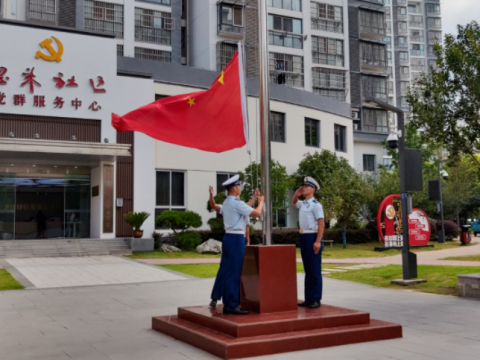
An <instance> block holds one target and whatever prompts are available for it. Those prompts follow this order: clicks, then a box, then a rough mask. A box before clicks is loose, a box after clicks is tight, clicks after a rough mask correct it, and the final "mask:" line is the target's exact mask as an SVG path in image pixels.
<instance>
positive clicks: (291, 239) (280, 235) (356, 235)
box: [197, 229, 378, 247]
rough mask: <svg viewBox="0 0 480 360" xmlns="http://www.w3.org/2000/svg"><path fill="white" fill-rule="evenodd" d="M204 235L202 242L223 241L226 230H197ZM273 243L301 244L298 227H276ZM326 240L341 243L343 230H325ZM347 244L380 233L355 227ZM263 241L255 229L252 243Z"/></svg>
mask: <svg viewBox="0 0 480 360" xmlns="http://www.w3.org/2000/svg"><path fill="white" fill-rule="evenodd" d="M197 233H199V234H200V236H201V237H202V242H203V241H207V240H208V239H215V240H218V241H222V238H223V235H224V234H225V232H223V231H222V232H217V231H215V232H214V231H209V230H201V231H197ZM272 235H273V238H272V242H273V244H278V245H287V244H292V245H296V246H297V247H298V246H299V232H298V229H274V230H273V234H272ZM323 237H324V239H325V240H333V241H334V242H335V243H339V244H341V243H342V242H343V239H342V231H341V230H328V229H327V230H325V233H324V236H323ZM346 238H347V244H364V243H368V242H372V241H378V233H377V231H376V230H375V229H354V230H347V232H346ZM261 243H262V231H261V230H255V231H254V233H253V234H251V235H250V244H252V245H258V244H261Z"/></svg>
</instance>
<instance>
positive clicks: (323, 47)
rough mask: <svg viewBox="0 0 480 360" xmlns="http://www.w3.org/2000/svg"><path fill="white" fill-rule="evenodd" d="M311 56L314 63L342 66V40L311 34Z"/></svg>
mask: <svg viewBox="0 0 480 360" xmlns="http://www.w3.org/2000/svg"><path fill="white" fill-rule="evenodd" d="M312 58H313V59H312V61H313V63H315V64H324V65H332V66H344V60H343V59H344V58H343V40H337V39H329V38H324V37H319V36H312Z"/></svg>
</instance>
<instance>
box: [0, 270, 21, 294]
mask: <svg viewBox="0 0 480 360" xmlns="http://www.w3.org/2000/svg"><path fill="white" fill-rule="evenodd" d="M21 289H23V286H22V285H21V284H20V283H19V282H18V281H17V280H15V279H14V278H13V276H12V275H10V273H9V272H8V271H7V270H0V291H1V290H21Z"/></svg>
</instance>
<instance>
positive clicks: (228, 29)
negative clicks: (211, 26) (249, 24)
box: [217, 24, 245, 39]
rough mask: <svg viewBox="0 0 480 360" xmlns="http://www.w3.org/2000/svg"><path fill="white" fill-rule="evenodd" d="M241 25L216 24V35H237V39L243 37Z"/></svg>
mask: <svg viewBox="0 0 480 360" xmlns="http://www.w3.org/2000/svg"><path fill="white" fill-rule="evenodd" d="M244 31H245V30H244V27H243V26H236V25H232V24H218V26H217V34H218V35H229V36H233V37H238V38H239V39H241V38H243V33H244Z"/></svg>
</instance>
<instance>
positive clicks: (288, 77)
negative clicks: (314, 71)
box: [269, 53, 304, 88]
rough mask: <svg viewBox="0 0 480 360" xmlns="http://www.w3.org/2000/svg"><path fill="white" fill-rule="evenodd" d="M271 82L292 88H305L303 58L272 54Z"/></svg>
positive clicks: (270, 57) (270, 58) (270, 61)
mask: <svg viewBox="0 0 480 360" xmlns="http://www.w3.org/2000/svg"><path fill="white" fill-rule="evenodd" d="M269 69H270V81H271V82H273V83H275V84H280V85H282V84H284V85H287V86H291V87H297V88H303V87H304V70H303V56H297V55H288V54H280V53H270V56H269Z"/></svg>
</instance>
